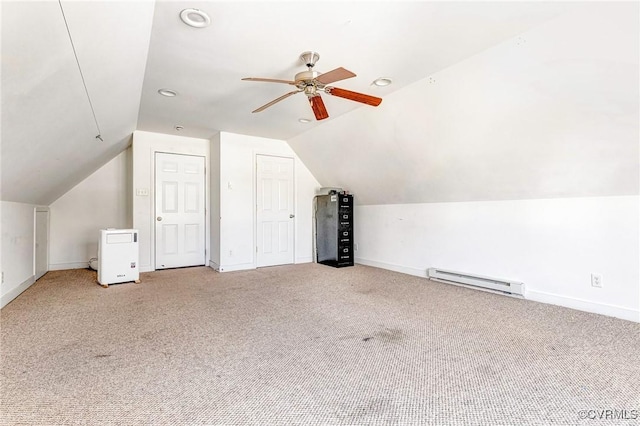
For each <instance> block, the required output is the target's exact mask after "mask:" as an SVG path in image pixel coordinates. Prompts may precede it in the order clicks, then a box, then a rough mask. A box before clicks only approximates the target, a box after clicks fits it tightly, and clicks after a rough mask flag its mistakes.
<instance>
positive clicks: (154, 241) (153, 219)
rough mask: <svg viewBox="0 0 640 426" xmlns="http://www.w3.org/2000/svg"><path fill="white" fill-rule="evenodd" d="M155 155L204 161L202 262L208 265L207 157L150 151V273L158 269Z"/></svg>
mask: <svg viewBox="0 0 640 426" xmlns="http://www.w3.org/2000/svg"><path fill="white" fill-rule="evenodd" d="M156 154H169V155H184V156H189V157H202V158H203V159H204V176H203V179H204V262H205V266H208V265H209V251H210V250H208V245H209V221H210V219H209V202H210V201H209V175H208V170H207V161H208V160H209V157H208V155H201V154H186V153H183V152H171V151H165V150H152V151H151V159H152V161H151V175H152V180H151V187H152V188H153V189H152V190H151V191H150V192H151V194H150V195H151V197H149V198H150V200H149V201H150V202H151V205H150V206H149V207H150V210H151V235H153V238H152V239H151V244H150V247H151V267H152V271H156V270H158V269H156V266H157V262H156V248H157V242H158V239H157V238H158V236H157V235H156V217H157V212H156V199H157V195H156V184H157V182H156V180H157V176H156V167H157V164H156V158H157V156H156Z"/></svg>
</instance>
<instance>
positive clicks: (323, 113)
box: [309, 95, 329, 120]
mask: <svg viewBox="0 0 640 426" xmlns="http://www.w3.org/2000/svg"><path fill="white" fill-rule="evenodd" d="M309 103H310V104H311V109H312V110H313V113H314V114H315V116H316V120H324V119H325V118H328V117H329V113H328V112H327V108H325V106H324V101H323V100H322V98H321V97H320V95H315V96H311V97H310V98H309Z"/></svg>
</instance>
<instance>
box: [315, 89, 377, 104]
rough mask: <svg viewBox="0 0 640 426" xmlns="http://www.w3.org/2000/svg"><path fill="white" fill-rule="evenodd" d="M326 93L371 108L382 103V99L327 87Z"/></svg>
mask: <svg viewBox="0 0 640 426" xmlns="http://www.w3.org/2000/svg"><path fill="white" fill-rule="evenodd" d="M325 92H326V93H328V94H330V95H333V96H339V97H341V98H345V99H349V100H351V101H356V102H362V103H363V104H367V105H371V106H378V105H380V103H381V102H382V98H377V97H375V96H370V95H365V94H364V93H358V92H352V91H351V90H346V89H339V88H337V87H327V88H326V89H325Z"/></svg>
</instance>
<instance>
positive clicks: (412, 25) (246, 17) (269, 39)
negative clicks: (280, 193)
mask: <svg viewBox="0 0 640 426" xmlns="http://www.w3.org/2000/svg"><path fill="white" fill-rule="evenodd" d="M62 5H63V6H64V10H65V12H66V15H67V21H68V24H69V29H70V31H71V34H72V37H73V39H74V42H75V44H76V49H77V53H78V58H79V61H80V64H81V66H82V70H83V73H84V76H85V80H86V84H87V88H88V91H89V93H90V96H91V100H92V102H93V105H94V107H95V112H96V116H97V120H98V122H99V125H100V127H101V133H102V137H103V139H104V142H99V141H96V140H95V135H96V134H97V130H96V128H95V124H94V122H93V117H92V114H91V110H90V108H89V105H88V101H87V99H86V96H85V94H84V88H83V86H82V80H81V78H80V74H79V72H78V69H77V66H76V63H75V59H74V55H73V51H72V49H71V45H70V43H69V40H68V37H67V34H66V28H65V23H64V20H63V18H62V14H61V12H60V7H59V5H58V2H57V1H43V2H30V1H17V2H2V199H3V200H7V201H20V202H29V203H35V204H49V203H51V202H52V201H54V200H55V199H57V198H58V197H59V196H60V195H62V194H63V193H64V192H66V191H67V190H68V189H70V188H71V187H73V186H74V185H75V184H77V183H78V182H80V181H81V180H82V179H83V178H84V177H86V176H88V175H89V174H90V173H91V172H92V171H94V170H95V169H96V168H98V167H99V166H100V165H102V164H104V163H106V162H107V161H108V160H109V159H110V158H112V157H113V156H115V155H116V154H117V153H118V152H121V151H122V150H123V149H124V148H126V146H128V144H129V143H130V135H131V133H132V132H133V130H135V129H140V130H147V131H153V132H161V133H169V134H171V133H176V130H175V129H174V126H175V125H181V126H184V130H183V131H182V132H180V134H181V135H184V136H194V137H205V138H207V137H210V136H211V135H213V134H215V133H216V132H218V131H228V132H233V133H240V134H248V135H257V136H263V137H269V138H277V139H285V140H288V139H290V138H293V137H295V136H297V135H300V134H301V133H303V132H306V131H308V130H310V129H312V128H314V127H317V126H323V125H325V123H329V122H331V121H332V120H334V119H336V118H337V117H339V116H341V115H344V114H345V113H347V112H349V111H352V110H354V109H355V108H372V107H369V106H363V105H361V104H358V103H355V102H351V101H348V100H344V99H340V98H334V97H331V96H324V99H325V104H326V106H327V109H328V111H329V114H330V118H329V119H327V120H324V121H322V122H315V121H313V122H312V123H309V124H301V123H299V122H298V118H301V117H308V118H313V114H312V112H311V110H310V108H309V105H308V103H307V101H306V99H305V97H304V95H302V94H299V95H295V96H293V97H291V98H289V99H286V100H284V101H282V102H280V103H278V104H277V105H274V106H273V107H271V108H269V109H267V110H265V111H263V112H261V113H258V114H251V111H252V110H254V109H255V108H257V107H259V106H261V105H263V104H265V103H267V102H268V101H270V100H272V99H274V98H276V97H278V96H280V95H282V94H284V93H286V92H287V91H289V90H290V86H286V85H280V84H270V83H256V82H245V81H241V78H242V77H271V78H280V79H291V78H292V77H293V75H294V74H295V73H296V72H298V71H302V70H303V69H304V67H303V66H302V64H301V63H300V62H299V60H298V55H299V54H300V53H301V52H303V51H305V50H315V51H317V52H319V54H320V60H319V62H318V64H317V66H316V70H318V71H321V72H323V71H324V72H326V71H329V70H331V69H334V68H336V67H339V66H343V67H345V68H347V69H349V70H351V71H353V72H355V73H356V74H357V77H355V78H352V79H349V80H345V81H343V82H340V83H336V84H335V85H336V86H338V87H342V88H345V89H349V90H355V91H359V92H364V93H369V94H372V95H375V96H381V97H382V98H385V96H387V95H390V94H391V93H392V92H394V91H397V90H398V89H401V88H403V87H405V86H407V85H410V84H412V83H414V82H416V81H418V80H421V79H423V78H425V77H427V76H429V75H431V74H433V73H435V72H438V71H440V70H442V69H445V68H447V67H449V66H451V65H453V64H455V63H457V62H459V61H461V60H463V59H464V58H468V57H470V56H473V55H475V54H478V53H479V52H482V51H483V50H485V49H487V48H489V47H491V46H494V45H496V44H498V43H499V42H501V41H504V40H507V39H509V38H512V37H514V36H515V35H517V34H519V33H522V32H523V31H526V30H527V29H528V28H530V27H532V26H536V25H539V24H541V23H542V22H545V21H546V20H548V19H550V18H552V17H553V16H556V15H557V14H559V13H560V12H562V11H564V10H566V9H567V8H570V7H573V6H572V4H571V3H540V2H507V3H504V2H503V3H497V2H395V1H387V2H359V1H358V2H355V1H353V2H333V1H323V2H308V1H301V2H268V1H261V2H231V1H226V2H219V1H210V2H190V1H180V2H165V1H161V2H152V1H125V2H108V1H91V2H89V1H67V0H63V1H62ZM186 7H194V8H198V9H201V10H204V11H206V12H207V13H208V14H209V15H210V16H211V19H212V24H211V26H209V27H208V28H205V29H195V28H191V27H188V26H186V25H184V24H183V23H182V22H181V21H180V20H179V17H178V15H179V12H180V11H181V10H182V9H184V8H186ZM382 76H384V77H391V78H392V79H393V81H394V84H393V85H391V86H389V87H386V88H378V87H375V86H372V85H371V82H372V81H373V80H374V79H375V78H377V77H382ZM160 88H169V89H173V90H175V91H177V92H178V93H179V96H177V97H175V98H166V97H162V96H160V95H158V94H157V90H158V89H160ZM383 105H384V101H383Z"/></svg>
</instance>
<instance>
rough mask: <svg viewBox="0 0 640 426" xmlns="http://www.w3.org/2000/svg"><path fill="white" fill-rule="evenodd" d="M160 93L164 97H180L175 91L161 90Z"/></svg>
mask: <svg viewBox="0 0 640 426" xmlns="http://www.w3.org/2000/svg"><path fill="white" fill-rule="evenodd" d="M158 93H160V94H161V95H162V96H167V97H169V98H173V97H174V96H178V92H176V91H175V90H170V89H160V90H158Z"/></svg>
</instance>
